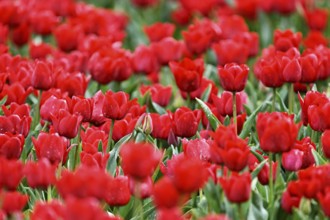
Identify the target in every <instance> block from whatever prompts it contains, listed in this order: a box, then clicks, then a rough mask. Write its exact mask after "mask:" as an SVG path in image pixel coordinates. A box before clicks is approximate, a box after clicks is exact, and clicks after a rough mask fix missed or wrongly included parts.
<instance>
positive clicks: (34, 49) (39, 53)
mask: <svg viewBox="0 0 330 220" xmlns="http://www.w3.org/2000/svg"><path fill="white" fill-rule="evenodd" d="M53 50H54V49H53V47H52V46H51V45H49V44H47V43H39V44H36V43H33V42H31V43H29V54H30V57H31V58H32V59H45V58H46V57H47V56H48V55H51V54H52V53H53Z"/></svg>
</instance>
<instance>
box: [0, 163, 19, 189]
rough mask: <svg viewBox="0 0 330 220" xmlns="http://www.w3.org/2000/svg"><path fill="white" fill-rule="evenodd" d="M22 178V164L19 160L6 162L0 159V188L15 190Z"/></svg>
mask: <svg viewBox="0 0 330 220" xmlns="http://www.w3.org/2000/svg"><path fill="white" fill-rule="evenodd" d="M22 178H23V163H22V161H20V160H7V159H6V158H3V157H0V188H1V189H3V188H5V189H7V190H16V188H17V186H18V184H19V183H20V182H21V179H22Z"/></svg>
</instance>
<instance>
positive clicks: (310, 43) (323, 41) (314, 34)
mask: <svg viewBox="0 0 330 220" xmlns="http://www.w3.org/2000/svg"><path fill="white" fill-rule="evenodd" d="M303 44H304V46H305V47H307V48H316V47H318V46H319V45H323V46H327V45H328V44H329V40H328V39H327V38H326V37H325V36H324V35H323V34H322V32H320V31H310V32H308V35H307V36H306V38H305V39H304V41H303Z"/></svg>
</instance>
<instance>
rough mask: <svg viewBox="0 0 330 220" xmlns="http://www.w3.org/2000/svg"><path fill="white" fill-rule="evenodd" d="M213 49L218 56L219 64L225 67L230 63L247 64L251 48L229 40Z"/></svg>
mask: <svg viewBox="0 0 330 220" xmlns="http://www.w3.org/2000/svg"><path fill="white" fill-rule="evenodd" d="M212 49H213V50H214V52H215V54H216V56H217V61H218V64H219V65H220V66H224V65H226V64H228V63H238V64H243V63H245V62H246V60H247V58H248V56H249V49H250V48H249V47H248V45H246V44H243V43H241V42H238V41H235V40H232V39H228V40H221V41H220V42H219V43H216V44H213V46H212Z"/></svg>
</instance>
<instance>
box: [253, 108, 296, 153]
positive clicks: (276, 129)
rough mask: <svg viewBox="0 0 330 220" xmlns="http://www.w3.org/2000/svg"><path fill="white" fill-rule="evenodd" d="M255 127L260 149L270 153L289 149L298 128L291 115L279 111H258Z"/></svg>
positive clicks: (294, 139)
mask: <svg viewBox="0 0 330 220" xmlns="http://www.w3.org/2000/svg"><path fill="white" fill-rule="evenodd" d="M256 127H257V133H258V137H259V141H260V147H261V149H262V150H264V151H266V152H272V153H279V152H287V151H289V150H290V149H291V148H292V147H293V145H294V143H295V141H296V138H297V135H298V130H299V125H297V124H295V123H294V121H293V115H289V114H287V113H281V112H272V113H259V114H258V116H257V125H256Z"/></svg>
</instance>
